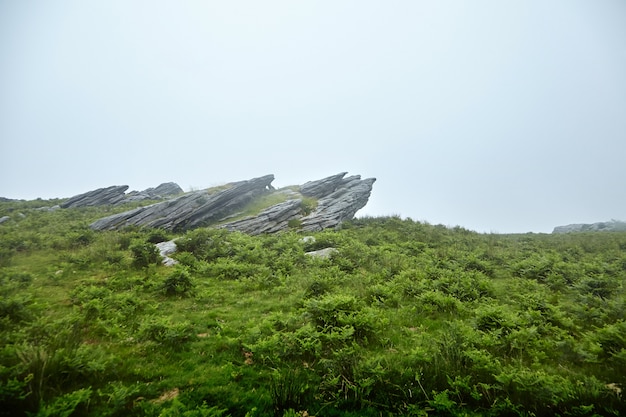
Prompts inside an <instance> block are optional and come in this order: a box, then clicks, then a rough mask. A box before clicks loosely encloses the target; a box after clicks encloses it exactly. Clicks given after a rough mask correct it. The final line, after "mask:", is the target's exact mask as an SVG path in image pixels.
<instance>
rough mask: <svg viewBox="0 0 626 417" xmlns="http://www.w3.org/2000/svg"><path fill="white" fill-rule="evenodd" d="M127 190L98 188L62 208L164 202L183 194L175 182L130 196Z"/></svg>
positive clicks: (133, 192)
mask: <svg viewBox="0 0 626 417" xmlns="http://www.w3.org/2000/svg"><path fill="white" fill-rule="evenodd" d="M126 190H128V185H113V186H111V187H106V188H98V189H97V190H93V191H88V192H86V193H83V194H78V195H75V196H74V197H72V198H70V199H68V200H66V201H65V202H63V203H62V204H61V205H60V206H61V208H76V207H91V206H107V205H116V204H126V203H130V202H135V201H145V200H164V199H166V198H169V197H172V196H176V195H179V194H182V192H183V190H182V189H181V188H180V187H179V186H178V184H176V183H174V182H166V183H163V184H161V185H159V186H158V187H156V188H148V189H146V190H143V191H131V192H129V193H128V194H127V193H126Z"/></svg>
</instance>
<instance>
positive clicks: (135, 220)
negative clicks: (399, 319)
mask: <svg viewBox="0 0 626 417" xmlns="http://www.w3.org/2000/svg"><path fill="white" fill-rule="evenodd" d="M273 180H274V176H273V175H266V176H264V177H259V178H254V179H251V180H248V181H239V182H236V183H232V184H229V185H228V186H227V187H226V188H225V189H223V190H221V191H216V192H210V191H208V190H203V191H195V192H191V193H187V194H183V195H181V196H179V197H176V198H173V199H170V200H166V201H162V202H160V203H155V204H152V205H149V206H145V207H139V208H136V209H133V210H129V211H126V212H123V213H119V214H114V215H112V216H109V217H105V218H103V219H100V220H97V221H95V222H94V223H92V224H91V225H90V227H91V228H92V229H94V230H115V229H120V228H123V227H126V226H146V227H155V228H161V229H165V230H173V231H182V230H189V229H194V228H196V227H200V226H207V225H210V224H212V223H216V222H220V221H222V220H224V219H225V218H226V217H228V216H231V215H233V213H236V212H237V211H238V210H241V209H242V208H243V207H244V206H245V205H246V204H247V203H249V202H250V201H251V200H252V199H254V198H256V197H258V196H260V195H261V194H264V193H267V192H268V190H269V187H270V186H271V183H272V181H273Z"/></svg>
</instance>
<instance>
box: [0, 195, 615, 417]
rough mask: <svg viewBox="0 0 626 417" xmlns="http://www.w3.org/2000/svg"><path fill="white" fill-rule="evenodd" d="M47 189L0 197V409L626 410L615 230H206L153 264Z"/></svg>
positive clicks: (137, 236) (386, 226)
mask: <svg viewBox="0 0 626 417" xmlns="http://www.w3.org/2000/svg"><path fill="white" fill-rule="evenodd" d="M54 203H55V202H13V203H1V204H0V216H3V215H7V214H8V215H10V216H11V217H12V219H11V220H10V221H9V222H7V223H4V224H3V225H0V242H1V243H0V268H1V269H0V282H1V284H2V286H1V287H0V288H1V291H2V299H1V300H2V301H1V302H0V329H1V333H0V334H1V336H0V340H1V343H2V344H1V346H0V403H2V405H3V407H0V409H1V410H2V411H0V415H1V414H2V413H5V414H6V415H20V413H21V414H24V412H26V411H28V412H33V413H35V412H38V413H39V415H70V413H71V411H72V410H74V414H71V415H107V416H113V415H120V416H122V415H185V416H195V415H198V416H200V415H202V416H207V415H246V414H248V415H294V414H300V415H303V414H304V413H302V411H304V410H306V411H307V413H308V414H310V415H318V416H322V415H343V414H350V413H352V414H354V415H364V414H371V415H380V413H390V414H405V415H525V414H528V415H530V414H532V413H534V414H536V415H554V414H560V415H581V416H584V415H589V416H591V415H594V413H597V414H600V415H618V414H620V413H622V414H623V413H626V405H625V404H624V401H623V399H622V397H621V396H620V395H619V394H618V392H617V390H618V389H620V388H623V386H624V384H625V383H626V380H625V378H626V377H625V375H626V372H625V370H626V336H625V335H626V324H625V322H624V315H625V314H626V313H625V308H624V307H625V306H624V291H625V290H624V281H625V274H626V234H625V233H605V234H574V235H555V236H552V235H533V234H527V235H481V234H476V233H473V232H469V231H467V230H464V229H462V228H455V229H448V228H445V227H442V226H431V225H427V224H422V223H417V222H413V221H411V220H405V221H402V220H400V219H397V218H393V217H392V218H375V219H364V220H358V221H355V222H353V223H350V224H347V225H346V227H344V229H343V230H341V231H325V232H320V233H316V234H313V235H314V236H315V237H316V242H315V243H312V244H303V243H301V242H300V241H299V240H300V237H301V236H299V235H298V234H296V233H285V234H281V235H279V236H259V237H249V236H245V235H241V234H238V233H227V232H225V231H215V230H208V229H203V230H197V231H194V232H189V233H187V234H185V235H183V236H182V238H181V239H180V240H179V246H180V247H181V249H183V251H181V252H179V253H178V254H177V255H176V257H177V258H178V259H179V260H180V261H181V264H182V266H180V267H176V268H166V267H163V266H160V265H158V264H157V263H156V262H153V260H152V259H151V255H152V254H151V253H149V252H150V251H149V248H151V246H150V245H146V243H147V242H149V241H159V240H162V239H167V238H171V237H174V236H173V235H168V234H165V233H163V232H161V231H154V230H138V229H130V230H125V231H120V232H103V233H95V232H92V231H90V230H89V229H88V227H87V225H88V224H89V223H90V222H91V221H93V220H95V219H97V218H99V217H102V216H103V215H108V214H112V213H113V212H115V211H116V210H121V209H120V208H117V209H112V208H89V209H79V210H60V211H56V212H52V213H50V212H44V211H36V210H34V208H35V207H38V206H41V205H52V204H54ZM18 212H21V213H23V214H24V217H22V216H19V215H18V214H17V213H18ZM328 246H333V247H336V248H338V249H339V254H338V255H337V256H335V257H333V258H332V259H329V260H319V259H313V258H310V257H307V256H305V255H304V252H305V251H307V250H314V249H319V248H324V247H328Z"/></svg>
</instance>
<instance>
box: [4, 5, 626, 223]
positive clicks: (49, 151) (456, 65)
mask: <svg viewBox="0 0 626 417" xmlns="http://www.w3.org/2000/svg"><path fill="white" fill-rule="evenodd" d="M0 167H1V168H0V196H4V197H10V198H23V199H33V198H37V197H41V198H54V197H70V196H72V195H75V194H78V193H82V192H85V191H89V190H92V189H95V188H100V187H106V186H110V185H119V184H127V185H129V186H130V187H131V189H145V188H147V187H153V186H156V185H158V184H159V183H162V182H168V181H174V182H177V183H178V184H179V185H180V186H181V187H182V188H183V189H185V190H189V189H191V188H207V187H210V186H214V185H218V184H222V183H225V182H230V181H235V180H242V179H249V178H252V177H258V176H262V175H265V174H274V175H275V176H276V180H275V182H274V185H275V186H277V187H280V186H286V185H291V184H301V183H303V182H306V181H308V180H313V179H319V178H322V177H326V176H329V175H332V174H336V173H338V172H342V171H348V172H349V173H350V174H360V175H362V176H363V177H376V178H377V182H376V183H375V184H374V190H373V193H372V197H371V199H370V202H369V203H368V205H367V206H366V207H365V208H364V209H363V210H361V211H360V212H359V215H365V214H368V215H389V214H397V215H401V216H403V217H411V218H412V219H414V220H421V221H428V222H430V223H432V224H439V223H441V224H444V225H449V226H455V225H460V226H463V227H466V228H468V229H472V230H476V231H479V232H500V233H508V232H529V231H533V232H550V231H552V228H553V227H554V226H558V225H563V224H568V223H592V222H597V221H606V220H610V219H612V218H613V219H622V220H626V187H625V181H624V180H625V179H626V1H623V0H594V1H587V0H524V1H521V0H519V1H501V0H490V1H472V2H469V1H460V0H459V1H452V0H451V1H446V0H443V1H442V0H436V1H435V0H432V1H418V0H411V1H364V0H360V1H341V0H334V1H319V0H318V1H272V0H266V1H236V0H234V1H233V0H229V1H210V0H204V1H200V0H198V1H130V0H123V1H97V0H94V1H85V0H76V1H65V0H60V1H46V0H31V1H21V0H0Z"/></svg>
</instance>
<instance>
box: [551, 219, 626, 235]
mask: <svg viewBox="0 0 626 417" xmlns="http://www.w3.org/2000/svg"><path fill="white" fill-rule="evenodd" d="M623 231H626V222H622V221H619V220H611V221H609V222H598V223H591V224H584V223H581V224H568V225H566V226H557V227H555V228H554V230H553V231H552V233H573V232H623Z"/></svg>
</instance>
